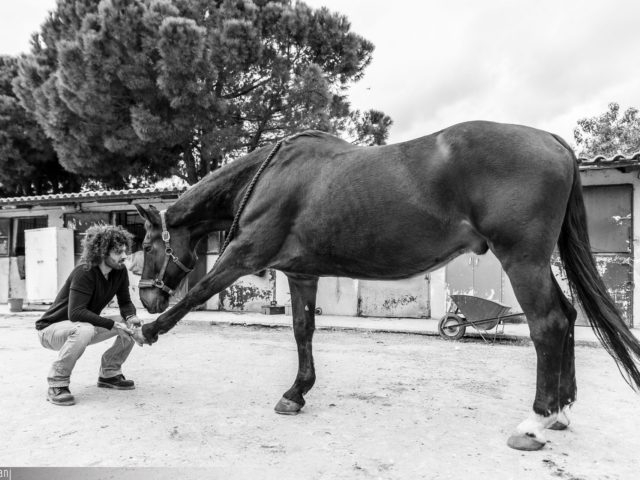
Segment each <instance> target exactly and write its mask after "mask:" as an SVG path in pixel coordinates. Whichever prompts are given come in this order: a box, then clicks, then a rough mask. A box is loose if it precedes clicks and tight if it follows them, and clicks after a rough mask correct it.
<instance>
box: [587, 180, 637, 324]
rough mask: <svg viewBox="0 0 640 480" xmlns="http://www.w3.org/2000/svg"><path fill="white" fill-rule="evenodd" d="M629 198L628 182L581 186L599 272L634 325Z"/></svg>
mask: <svg viewBox="0 0 640 480" xmlns="http://www.w3.org/2000/svg"><path fill="white" fill-rule="evenodd" d="M632 198H633V187H632V186H631V185H603V186H597V187H585V188H584V202H585V207H586V210H587V225H588V229H589V239H590V241H591V249H592V251H593V254H594V257H595V259H596V265H597V267H598V272H599V273H600V275H601V276H602V280H603V281H604V284H605V285H606V287H607V290H608V291H609V294H610V295H611V297H612V298H613V301H614V302H615V304H616V306H617V307H618V309H619V310H620V313H621V314H622V318H623V319H624V321H625V322H626V323H627V325H629V326H633V238H632V234H633V233H632V232H633V228H632V227H633V225H632V215H631V212H632ZM579 321H582V322H584V321H585V320H584V319H579Z"/></svg>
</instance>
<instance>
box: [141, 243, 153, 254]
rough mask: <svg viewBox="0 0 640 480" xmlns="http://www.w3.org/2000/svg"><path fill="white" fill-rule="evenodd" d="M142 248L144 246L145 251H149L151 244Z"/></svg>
mask: <svg viewBox="0 0 640 480" xmlns="http://www.w3.org/2000/svg"><path fill="white" fill-rule="evenodd" d="M143 248H144V251H145V252H147V253H149V252H150V251H151V248H152V247H151V245H145V246H144V247H143Z"/></svg>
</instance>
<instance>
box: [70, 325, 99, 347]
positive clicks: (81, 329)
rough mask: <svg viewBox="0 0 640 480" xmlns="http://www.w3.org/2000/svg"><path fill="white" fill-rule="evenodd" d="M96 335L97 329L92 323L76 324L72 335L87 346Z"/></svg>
mask: <svg viewBox="0 0 640 480" xmlns="http://www.w3.org/2000/svg"><path fill="white" fill-rule="evenodd" d="M95 334H96V328H95V327H94V326H93V325H91V324H90V323H85V322H75V323H74V324H73V329H72V331H71V335H70V336H73V337H75V338H76V339H77V340H79V341H81V342H83V343H86V344H87V345H88V344H89V343H90V342H91V339H93V337H94V336H95Z"/></svg>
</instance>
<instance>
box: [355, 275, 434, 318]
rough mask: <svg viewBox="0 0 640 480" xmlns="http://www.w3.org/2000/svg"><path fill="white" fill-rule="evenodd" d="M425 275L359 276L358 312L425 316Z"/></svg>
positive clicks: (427, 291)
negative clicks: (380, 278) (391, 278)
mask: <svg viewBox="0 0 640 480" xmlns="http://www.w3.org/2000/svg"><path fill="white" fill-rule="evenodd" d="M429 314H430V310H429V275H425V274H424V273H422V274H420V275H418V276H415V277H412V278H407V279H405V280H394V281H378V280H375V281H374V280H360V282H359V288H358V315H362V316H364V317H392V318H423V317H429Z"/></svg>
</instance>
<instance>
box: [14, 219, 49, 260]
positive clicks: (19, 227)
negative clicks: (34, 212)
mask: <svg viewBox="0 0 640 480" xmlns="http://www.w3.org/2000/svg"><path fill="white" fill-rule="evenodd" d="M47 221H48V219H47V217H24V218H16V219H15V224H14V225H15V226H16V228H15V234H14V239H13V242H14V243H13V250H12V252H11V254H12V255H13V256H16V257H18V256H22V255H24V232H25V230H32V229H34V228H46V227H47V225H48V223H47Z"/></svg>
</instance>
